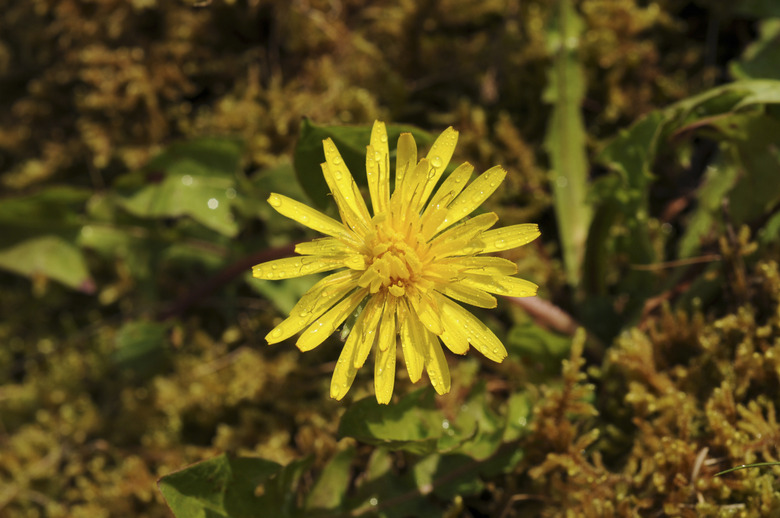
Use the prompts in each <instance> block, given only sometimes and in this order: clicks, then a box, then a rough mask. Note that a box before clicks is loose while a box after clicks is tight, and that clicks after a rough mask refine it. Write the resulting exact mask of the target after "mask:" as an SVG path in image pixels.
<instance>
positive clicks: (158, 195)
mask: <svg viewBox="0 0 780 518" xmlns="http://www.w3.org/2000/svg"><path fill="white" fill-rule="evenodd" d="M240 158H241V145H240V144H239V143H238V142H236V141H235V140H228V139H198V140H193V141H188V142H184V143H181V144H176V145H173V146H171V147H170V148H168V149H167V150H166V151H165V152H163V153H162V154H161V155H159V156H158V157H157V158H155V159H154V160H152V161H151V162H150V163H149V164H148V165H147V166H146V167H145V168H144V170H143V172H142V173H136V174H132V175H128V176H127V177H126V178H124V179H122V181H121V182H119V186H120V187H122V188H123V190H124V196H123V197H122V198H121V199H120V204H121V205H122V206H123V207H124V208H125V209H126V210H127V211H128V212H130V213H131V214H134V215H136V216H140V217H143V218H162V217H165V218H176V217H181V216H189V217H191V218H192V219H194V220H195V221H197V222H199V223H201V224H202V225H205V226H206V227H208V228H211V229H212V230H215V231H217V232H219V233H221V234H224V235H226V236H234V235H235V234H236V233H237V232H238V225H237V224H236V221H235V218H234V216H233V214H232V211H231V207H232V205H233V204H234V203H235V202H234V200H235V199H236V197H237V196H238V193H237V190H236V173H237V171H238V164H239V160H240Z"/></svg>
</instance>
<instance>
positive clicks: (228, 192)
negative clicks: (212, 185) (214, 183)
mask: <svg viewBox="0 0 780 518" xmlns="http://www.w3.org/2000/svg"><path fill="white" fill-rule="evenodd" d="M225 196H227V199H229V200H232V199H235V197H236V190H235V189H234V188H232V187H228V188H227V189H226V190H225Z"/></svg>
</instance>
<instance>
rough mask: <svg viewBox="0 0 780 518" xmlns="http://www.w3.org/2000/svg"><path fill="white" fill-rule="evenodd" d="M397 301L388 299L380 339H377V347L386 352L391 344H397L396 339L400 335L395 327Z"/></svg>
mask: <svg viewBox="0 0 780 518" xmlns="http://www.w3.org/2000/svg"><path fill="white" fill-rule="evenodd" d="M397 300H398V299H396V298H395V297H387V301H386V302H385V308H384V311H382V319H381V320H380V322H379V337H378V338H377V347H378V348H379V349H380V350H382V351H386V350H387V349H388V347H390V344H392V343H395V337H396V335H397V334H398V333H397V332H396V325H395V323H396V320H395V314H396V306H397V303H396V301H397ZM399 323H400V322H399Z"/></svg>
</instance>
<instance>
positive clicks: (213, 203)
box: [206, 198, 219, 210]
mask: <svg viewBox="0 0 780 518" xmlns="http://www.w3.org/2000/svg"><path fill="white" fill-rule="evenodd" d="M206 204H207V205H208V207H209V208H210V209H211V210H214V209H216V208H217V207H219V200H217V199H216V198H209V201H208V202H206Z"/></svg>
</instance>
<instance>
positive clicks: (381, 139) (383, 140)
mask: <svg viewBox="0 0 780 518" xmlns="http://www.w3.org/2000/svg"><path fill="white" fill-rule="evenodd" d="M379 142H387V135H381V136H380V137H379Z"/></svg>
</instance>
